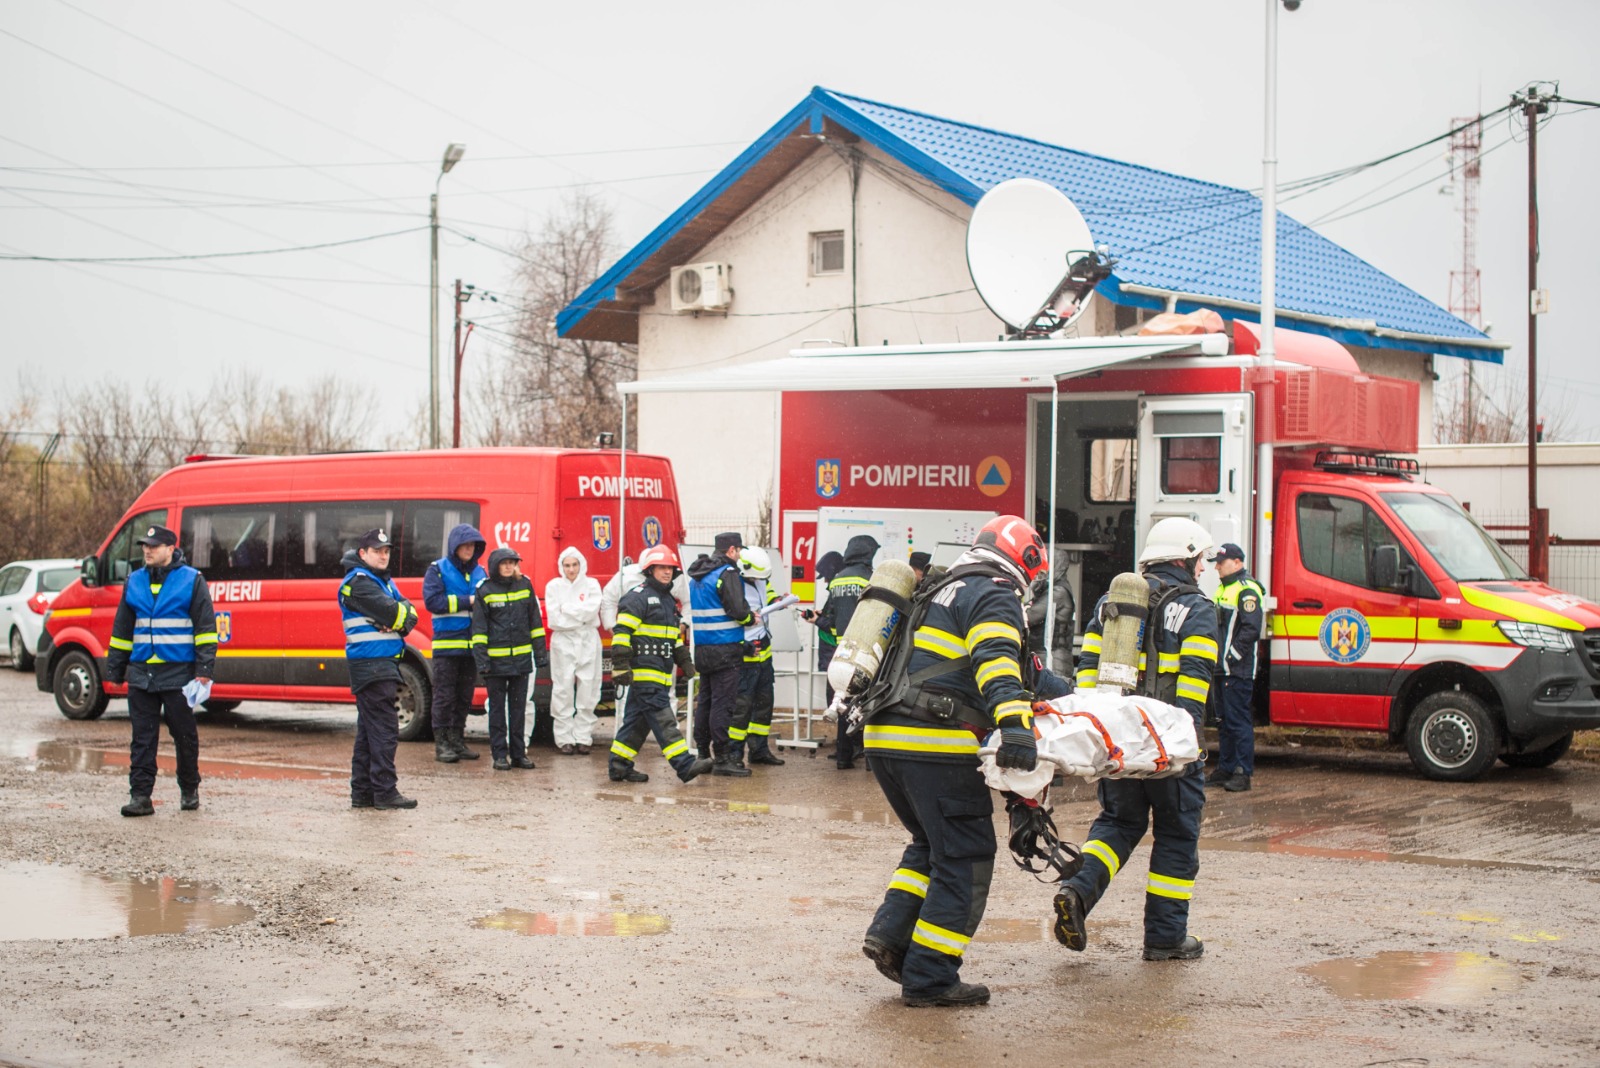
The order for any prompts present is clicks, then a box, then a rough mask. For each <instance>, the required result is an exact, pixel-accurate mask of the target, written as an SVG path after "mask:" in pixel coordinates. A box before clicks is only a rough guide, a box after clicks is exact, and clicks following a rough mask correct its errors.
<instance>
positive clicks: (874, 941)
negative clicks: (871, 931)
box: [861, 935, 906, 986]
mask: <svg viewBox="0 0 1600 1068" xmlns="http://www.w3.org/2000/svg"><path fill="white" fill-rule="evenodd" d="M861 952H862V953H864V954H866V957H867V959H868V960H870V961H871V962H872V963H873V964H875V965H876V966H877V968H878V973H879V974H880V975H882V976H883V977H884V978H885V979H888V980H890V981H891V982H893V983H894V984H895V985H896V986H898V985H900V968H901V967H902V966H903V965H904V964H905V961H906V951H905V950H903V949H896V948H895V947H894V946H891V945H890V944H889V943H887V942H885V941H884V940H883V939H881V938H879V937H878V936H877V935H867V937H866V938H865V939H863V940H862V942H861Z"/></svg>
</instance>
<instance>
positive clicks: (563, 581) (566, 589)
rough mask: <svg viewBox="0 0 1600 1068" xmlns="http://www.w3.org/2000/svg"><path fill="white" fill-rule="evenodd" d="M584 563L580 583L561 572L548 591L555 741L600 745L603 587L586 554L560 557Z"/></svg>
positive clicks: (567, 553) (566, 553)
mask: <svg viewBox="0 0 1600 1068" xmlns="http://www.w3.org/2000/svg"><path fill="white" fill-rule="evenodd" d="M569 556H570V557H576V558H577V561H578V578H577V581H575V582H568V581H567V578H566V576H565V575H562V574H560V573H559V571H558V573H557V574H556V577H555V578H553V579H551V580H550V582H549V584H548V585H546V586H545V588H544V618H545V627H546V629H547V630H548V631H549V632H550V720H551V725H552V727H553V728H554V733H555V742H556V745H557V746H562V745H593V744H594V724H595V714H594V706H595V704H596V703H597V702H598V701H599V700H600V654H601V648H600V584H599V583H598V582H596V581H595V580H594V579H592V578H590V577H589V565H588V562H587V561H585V560H584V558H583V554H582V553H580V552H579V551H578V550H577V549H575V548H573V547H572V546H570V545H569V546H567V547H566V548H565V549H562V550H561V555H560V556H558V557H557V558H556V565H557V567H558V568H559V567H560V565H561V562H562V561H564V560H566V559H567V558H568V557H569Z"/></svg>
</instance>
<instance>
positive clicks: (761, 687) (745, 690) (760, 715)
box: [728, 660, 777, 760]
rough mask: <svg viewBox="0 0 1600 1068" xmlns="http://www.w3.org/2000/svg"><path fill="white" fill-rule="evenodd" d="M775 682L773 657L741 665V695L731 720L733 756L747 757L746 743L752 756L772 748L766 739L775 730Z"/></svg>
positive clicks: (730, 733)
mask: <svg viewBox="0 0 1600 1068" xmlns="http://www.w3.org/2000/svg"><path fill="white" fill-rule="evenodd" d="M776 684H777V683H776V676H775V673H774V672H773V670H772V661H771V660H762V661H759V662H757V663H746V664H744V666H742V667H741V668H740V669H739V699H738V700H737V701H736V702H734V706H733V722H731V723H729V724H728V752H729V753H730V754H731V755H732V756H733V759H735V760H743V759H744V751H745V746H746V745H747V744H748V745H749V747H750V755H751V756H759V755H761V754H762V753H766V752H769V751H770V749H769V747H768V743H767V739H768V738H769V737H770V736H771V734H772V705H773V701H774V690H775V687H776Z"/></svg>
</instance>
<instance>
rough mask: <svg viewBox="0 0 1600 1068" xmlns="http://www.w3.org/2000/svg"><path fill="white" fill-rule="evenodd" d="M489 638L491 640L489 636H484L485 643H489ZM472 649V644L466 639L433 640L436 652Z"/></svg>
mask: <svg viewBox="0 0 1600 1068" xmlns="http://www.w3.org/2000/svg"><path fill="white" fill-rule="evenodd" d="M488 638H489V636H488V635H487V634H486V635H484V640H485V641H488ZM471 647H472V643H471V642H469V641H468V640H467V639H465V638H435V639H433V648H434V651H435V652H438V651H439V650H440V649H469V648H471Z"/></svg>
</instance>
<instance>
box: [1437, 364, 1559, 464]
mask: <svg viewBox="0 0 1600 1068" xmlns="http://www.w3.org/2000/svg"><path fill="white" fill-rule="evenodd" d="M1473 370H1474V373H1472V374H1468V373H1467V370H1466V368H1464V367H1458V368H1456V369H1455V370H1454V373H1452V374H1450V375H1448V376H1447V377H1446V378H1444V379H1442V380H1441V381H1440V382H1439V384H1438V386H1437V387H1436V388H1435V390H1434V394H1433V397H1434V400H1433V430H1434V437H1435V439H1436V440H1437V441H1438V442H1439V444H1441V445H1471V444H1478V445H1484V444H1494V443H1500V444H1504V443H1508V442H1519V441H1527V440H1528V383H1527V379H1526V374H1525V373H1524V374H1523V375H1517V374H1511V373H1508V372H1507V371H1506V369H1504V368H1499V367H1494V366H1492V365H1482V366H1479V367H1475V368H1474V369H1473ZM1539 397H1540V402H1541V403H1540V409H1541V411H1540V416H1539V421H1540V423H1541V424H1542V427H1543V432H1542V435H1541V438H1540V440H1541V441H1567V440H1570V439H1571V437H1572V433H1573V423H1574V419H1573V408H1572V400H1571V397H1570V396H1568V397H1562V396H1559V395H1557V394H1555V393H1553V392H1552V391H1551V390H1550V389H1548V388H1544V389H1541V390H1540V391H1539Z"/></svg>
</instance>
